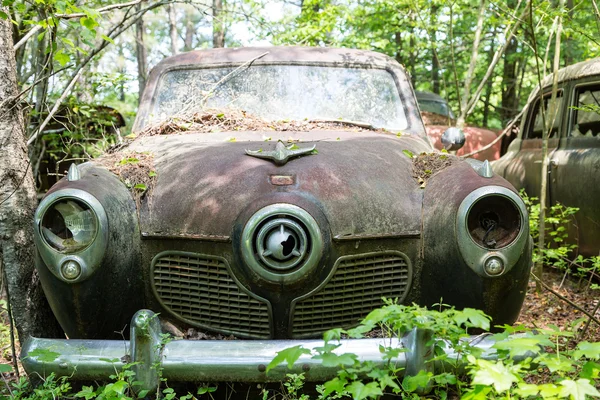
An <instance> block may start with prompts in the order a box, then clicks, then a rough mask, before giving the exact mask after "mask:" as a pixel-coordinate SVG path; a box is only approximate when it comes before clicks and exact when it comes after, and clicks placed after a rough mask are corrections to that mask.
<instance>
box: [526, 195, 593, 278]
mask: <svg viewBox="0 0 600 400" xmlns="http://www.w3.org/2000/svg"><path fill="white" fill-rule="evenodd" d="M520 194H521V197H522V198H523V201H524V202H525V205H526V206H527V210H528V212H529V230H530V232H531V236H532V237H533V240H534V242H537V238H538V237H539V220H540V203H539V199H538V198H537V197H529V196H527V194H526V193H525V192H524V191H523V190H521V193H520ZM578 211H579V209H578V208H576V207H567V206H564V205H562V204H560V203H557V204H554V205H553V206H551V207H550V208H549V209H548V210H547V211H546V224H545V229H546V238H549V239H547V240H546V247H545V248H543V249H540V248H538V247H534V249H533V262H534V263H536V262H538V261H540V260H541V261H542V262H543V263H544V265H547V266H551V267H554V268H557V269H559V270H561V271H563V272H564V273H565V275H568V274H571V273H575V275H576V276H577V277H579V282H580V284H581V283H582V282H583V279H584V278H586V277H589V278H590V279H589V280H588V288H592V289H596V288H597V285H595V284H593V283H592V280H591V277H592V276H594V274H595V273H597V272H598V271H599V270H600V256H594V257H588V258H586V257H583V256H581V255H577V245H576V244H573V243H572V242H573V240H569V234H576V226H575V219H574V218H575V215H576V214H577V212H578Z"/></svg>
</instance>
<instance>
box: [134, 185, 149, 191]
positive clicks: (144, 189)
mask: <svg viewBox="0 0 600 400" xmlns="http://www.w3.org/2000/svg"><path fill="white" fill-rule="evenodd" d="M133 188H134V189H137V190H140V191H142V192H145V191H146V190H147V189H148V187H147V186H146V185H145V184H143V183H138V184H137V185H135V186H134V187H133Z"/></svg>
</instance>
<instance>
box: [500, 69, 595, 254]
mask: <svg viewBox="0 0 600 400" xmlns="http://www.w3.org/2000/svg"><path fill="white" fill-rule="evenodd" d="M541 86H542V91H541V93H540V91H539V90H535V91H533V93H531V95H530V96H529V100H528V102H527V106H526V107H527V109H526V111H525V114H524V117H523V121H522V123H521V129H520V132H519V136H518V138H517V139H516V140H514V141H513V142H512V143H511V144H510V146H509V147H508V151H507V153H506V154H505V155H504V156H503V157H502V158H501V159H499V160H498V161H496V162H495V163H494V166H493V169H494V171H496V172H497V173H498V174H500V175H503V176H504V177H505V178H506V179H507V180H508V181H509V182H511V183H512V184H513V185H515V187H517V188H523V189H525V191H526V192H527V194H528V195H529V196H532V197H539V195H540V185H541V179H542V176H541V173H542V135H543V132H544V129H545V128H544V121H547V123H548V125H547V126H548V128H547V129H548V131H549V136H548V158H549V162H548V169H547V174H548V196H549V198H548V201H549V204H554V203H561V204H564V205H566V206H569V207H577V208H579V211H578V212H577V213H576V214H575V215H573V223H572V224H570V227H569V229H570V231H569V233H568V237H567V240H568V241H569V242H570V243H572V244H577V245H578V253H579V254H581V255H583V256H586V257H591V256H597V255H598V254H599V252H600V240H598V238H599V237H600V208H598V204H599V202H600V58H596V59H593V60H590V61H584V62H581V63H578V64H575V65H572V66H569V67H566V68H563V69H561V70H559V71H558V92H557V98H556V103H555V106H552V102H551V96H552V75H550V76H548V77H546V78H545V79H544V81H543V82H542V85H541ZM540 104H544V107H543V109H544V111H545V112H544V113H542V112H540V111H541V107H540ZM542 114H544V115H542Z"/></svg>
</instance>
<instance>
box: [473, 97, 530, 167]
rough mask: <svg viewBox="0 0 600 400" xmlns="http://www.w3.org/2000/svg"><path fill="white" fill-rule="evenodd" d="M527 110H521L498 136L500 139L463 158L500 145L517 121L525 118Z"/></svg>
mask: <svg viewBox="0 0 600 400" xmlns="http://www.w3.org/2000/svg"><path fill="white" fill-rule="evenodd" d="M525 110H526V108H523V109H522V110H521V112H520V113H518V114H517V115H516V116H515V117H514V118H513V119H512V121H510V123H509V124H508V125H507V126H506V128H504V130H503V131H502V132H501V133H500V134H499V135H498V137H497V138H496V139H494V140H492V141H491V142H490V143H488V144H486V145H485V146H483V147H480V148H479V149H477V150H475V151H472V152H470V153H467V154H463V155H462V156H461V157H464V158H467V157H472V156H474V155H475V154H477V153H481V152H482V151H485V150H487V149H489V148H490V147H492V146H494V145H495V144H496V143H498V142H499V141H500V140H501V139H502V138H503V137H504V136H506V134H508V132H510V130H511V129H512V127H513V126H515V124H516V123H517V121H518V120H519V118H521V117H522V116H523V114H524V113H525Z"/></svg>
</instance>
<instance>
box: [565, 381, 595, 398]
mask: <svg viewBox="0 0 600 400" xmlns="http://www.w3.org/2000/svg"><path fill="white" fill-rule="evenodd" d="M559 385H561V386H562V388H561V390H560V395H561V396H564V397H567V396H568V397H570V398H571V399H573V400H585V398H586V396H592V397H600V392H598V390H596V388H595V387H594V386H592V385H590V381H589V380H587V379H577V380H576V381H573V380H571V379H565V380H563V381H560V382H559Z"/></svg>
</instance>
